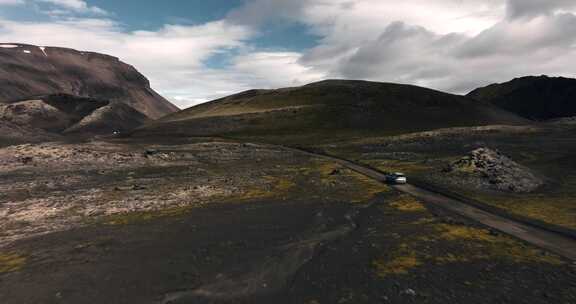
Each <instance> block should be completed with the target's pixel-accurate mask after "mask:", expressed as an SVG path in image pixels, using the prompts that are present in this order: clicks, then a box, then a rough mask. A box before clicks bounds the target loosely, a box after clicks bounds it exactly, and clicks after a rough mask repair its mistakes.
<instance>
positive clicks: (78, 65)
mask: <svg viewBox="0 0 576 304" xmlns="http://www.w3.org/2000/svg"><path fill="white" fill-rule="evenodd" d="M60 93H64V94H69V95H74V96H80V97H89V98H95V99H100V100H107V101H110V102H120V103H124V104H127V105H129V106H131V107H132V108H134V109H136V110H138V111H139V112H141V113H143V114H145V115H146V116H148V117H150V118H152V119H156V118H159V117H162V116H164V115H167V114H170V113H172V112H175V111H177V110H178V108H177V107H176V106H174V105H173V104H171V103H170V102H169V101H167V100H166V99H165V98H163V97H162V96H160V95H159V94H158V93H156V92H155V91H154V90H152V88H151V87H150V83H149V81H148V79H146V77H144V76H143V75H142V74H140V73H139V72H138V71H137V70H136V69H135V68H134V67H132V66H131V65H128V64H126V63H123V62H121V61H120V60H119V59H118V58H116V57H112V56H108V55H103V54H98V53H91V52H82V51H76V50H72V49H66V48H56V47H38V46H33V45H25V44H0V103H2V102H3V103H12V102H14V101H20V100H25V99H26V100H29V99H35V98H33V97H34V96H38V95H52V94H60Z"/></svg>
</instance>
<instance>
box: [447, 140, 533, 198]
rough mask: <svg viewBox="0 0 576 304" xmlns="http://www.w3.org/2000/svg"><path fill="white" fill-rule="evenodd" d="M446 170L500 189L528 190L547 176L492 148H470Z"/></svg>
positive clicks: (482, 186)
mask: <svg viewBox="0 0 576 304" xmlns="http://www.w3.org/2000/svg"><path fill="white" fill-rule="evenodd" d="M444 171H445V172H447V173H451V174H454V175H458V176H459V177H460V178H466V179H468V182H471V183H474V184H475V186H477V187H481V188H492V189H495V190H500V191H511V192H518V193H525V192H531V191H534V190H536V189H537V188H539V187H541V186H543V185H544V180H543V179H542V178H540V177H538V176H537V175H536V174H534V173H533V172H531V171H530V169H528V168H526V167H524V166H522V165H520V164H518V163H516V162H514V161H513V160H512V159H510V158H509V157H507V156H505V155H503V154H502V153H500V152H499V151H496V150H492V149H489V148H479V149H476V150H474V151H472V152H470V153H469V154H468V155H466V156H465V157H463V158H461V159H459V160H457V161H455V162H453V163H451V164H450V165H449V166H448V167H447V168H446V169H445V170H444Z"/></svg>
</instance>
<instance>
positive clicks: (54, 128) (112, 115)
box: [0, 94, 149, 141]
mask: <svg viewBox="0 0 576 304" xmlns="http://www.w3.org/2000/svg"><path fill="white" fill-rule="evenodd" d="M148 120H149V118H148V117H146V115H144V114H142V113H140V112H138V111H137V110H135V109H133V108H132V107H130V106H129V105H126V104H124V103H121V102H110V101H107V100H99V99H92V98H84V97H77V96H71V95H65V94H57V95H47V96H39V97H37V98H35V99H31V100H23V101H17V102H13V103H10V104H4V105H0V121H2V122H3V123H4V125H5V127H6V128H8V127H10V128H11V129H14V130H16V129H20V130H27V132H24V133H23V135H25V134H34V133H38V134H35V136H34V138H35V137H37V136H36V135H42V134H44V133H46V132H48V133H50V134H52V135H67V134H81V135H88V134H90V135H93V134H112V133H113V132H115V131H120V132H125V131H128V130H131V129H133V128H136V127H138V126H140V125H142V124H143V123H145V122H146V121H148ZM38 130H41V131H42V132H38ZM19 133H22V132H19ZM1 136H8V134H2V135H1ZM20 138H22V139H25V138H26V136H20ZM31 140H32V139H31ZM32 141H33V140H32Z"/></svg>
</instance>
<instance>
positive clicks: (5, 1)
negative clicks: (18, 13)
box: [0, 0, 25, 6]
mask: <svg viewBox="0 0 576 304" xmlns="http://www.w3.org/2000/svg"><path fill="white" fill-rule="evenodd" d="M23 4H25V2H24V0H0V6H2V5H5V6H8V5H23Z"/></svg>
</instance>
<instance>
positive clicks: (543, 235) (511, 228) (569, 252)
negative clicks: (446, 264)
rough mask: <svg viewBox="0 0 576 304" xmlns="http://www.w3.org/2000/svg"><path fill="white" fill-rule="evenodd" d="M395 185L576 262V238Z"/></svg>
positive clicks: (368, 171) (369, 172)
mask: <svg viewBox="0 0 576 304" xmlns="http://www.w3.org/2000/svg"><path fill="white" fill-rule="evenodd" d="M304 153H307V154H311V155H316V156H317V157H322V158H325V159H329V160H331V161H334V162H337V163H339V164H341V165H343V166H345V167H347V168H349V169H351V170H354V171H356V172H359V173H361V174H364V175H366V176H368V177H370V178H373V179H375V180H378V181H380V182H386V176H385V175H384V174H383V173H381V172H379V171H377V170H374V169H372V168H369V167H366V166H362V165H360V164H357V163H355V162H352V161H349V160H345V159H341V158H337V157H331V156H327V155H321V154H315V153H311V152H307V151H304ZM394 188H395V189H397V190H399V191H401V192H404V193H407V194H410V195H412V196H414V197H416V198H418V199H420V200H422V201H424V202H427V203H429V204H434V205H437V206H440V207H442V208H444V209H447V210H450V211H452V212H455V213H457V214H459V215H462V216H464V217H467V218H469V219H472V220H474V221H477V222H479V223H481V224H483V225H486V226H488V227H490V228H492V229H495V230H498V231H501V232H503V233H506V234H508V235H511V236H514V237H516V238H518V239H521V240H523V241H525V242H528V243H530V244H532V245H535V246H538V247H540V248H542V249H546V250H548V251H550V252H553V253H556V254H558V255H561V256H563V257H565V258H567V259H570V260H572V261H576V240H574V239H572V238H568V237H565V236H563V235H560V234H557V233H554V232H551V231H547V230H544V229H541V228H538V227H535V226H530V225H526V224H523V223H520V222H517V221H514V220H512V219H509V218H506V217H503V216H499V215H495V214H492V213H489V212H486V211H484V210H481V209H479V208H477V207H474V206H471V205H469V204H466V203H464V202H462V201H458V200H456V199H453V198H450V197H448V196H445V195H442V194H438V193H434V192H431V191H428V190H425V189H422V188H419V187H416V186H414V185H409V184H408V185H396V186H394Z"/></svg>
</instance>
